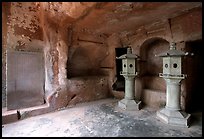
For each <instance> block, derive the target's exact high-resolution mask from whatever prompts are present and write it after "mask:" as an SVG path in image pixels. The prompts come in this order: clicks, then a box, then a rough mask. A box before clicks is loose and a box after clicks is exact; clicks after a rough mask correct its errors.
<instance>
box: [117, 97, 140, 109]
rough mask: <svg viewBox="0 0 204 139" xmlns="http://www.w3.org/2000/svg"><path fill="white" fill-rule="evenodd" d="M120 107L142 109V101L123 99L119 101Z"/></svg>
mask: <svg viewBox="0 0 204 139" xmlns="http://www.w3.org/2000/svg"><path fill="white" fill-rule="evenodd" d="M118 107H120V108H122V109H124V110H130V111H131V110H140V109H141V101H139V102H136V101H135V100H133V99H131V100H129V99H122V100H120V101H119V102H118Z"/></svg>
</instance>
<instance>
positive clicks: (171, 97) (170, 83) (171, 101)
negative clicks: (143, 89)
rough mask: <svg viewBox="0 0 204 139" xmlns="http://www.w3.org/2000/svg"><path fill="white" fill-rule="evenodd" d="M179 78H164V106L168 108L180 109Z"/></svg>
mask: <svg viewBox="0 0 204 139" xmlns="http://www.w3.org/2000/svg"><path fill="white" fill-rule="evenodd" d="M180 81H181V80H176V81H175V80H171V79H169V80H166V85H167V88H166V108H167V109H170V110H180V109H181V107H180V92H181V84H180Z"/></svg>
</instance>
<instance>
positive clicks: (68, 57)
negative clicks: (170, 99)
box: [2, 2, 202, 110]
mask: <svg viewBox="0 0 204 139" xmlns="http://www.w3.org/2000/svg"><path fill="white" fill-rule="evenodd" d="M164 9H165V10H164ZM2 18H3V20H2V29H3V30H2V31H3V32H2V39H3V44H2V48H3V49H2V50H3V53H2V54H3V57H2V63H3V66H2V75H3V76H2V80H3V83H2V104H3V107H5V106H6V63H7V62H6V51H25V52H27V51H31V52H32V51H35V52H42V53H43V57H44V61H43V63H44V70H45V75H44V91H45V96H44V99H45V103H49V104H50V108H51V109H53V110H54V109H58V108H62V107H66V106H69V105H73V104H76V103H79V102H85V101H91V100H97V99H102V98H107V97H110V96H113V97H116V98H118V97H121V96H123V93H124V92H123V91H118V92H117V91H114V90H113V88H112V85H113V84H114V82H115V81H116V80H117V78H116V74H117V72H116V70H117V69H116V59H115V57H116V54H115V48H121V47H126V46H127V45H129V44H130V45H131V46H132V49H133V53H135V54H137V55H139V56H140V57H141V60H140V61H139V64H138V68H139V71H140V73H141V74H140V77H139V79H137V83H136V89H137V92H139V94H137V95H140V96H141V99H142V101H143V100H144V103H146V104H148V105H150V106H152V107H157V108H158V107H160V106H161V105H164V102H165V82H164V80H163V79H161V78H159V77H158V73H160V72H162V61H161V59H159V58H156V57H154V55H155V54H158V53H161V52H163V51H166V50H167V49H168V47H169V43H170V42H172V41H174V42H176V43H177V49H181V50H185V48H186V43H187V42H190V41H196V40H202V3H200V2H173V3H172V2H154V3H151V2H4V3H3V4H2ZM192 47H194V46H192ZM195 47H196V46H195ZM198 64H200V63H198ZM184 67H185V66H184ZM187 74H188V73H187ZM189 74H194V73H189ZM190 76H191V75H190ZM192 80H193V79H192ZM188 82H189V81H188ZM188 84H189V83H188ZM192 88H195V87H194V86H192ZM192 88H191V89H190V90H193V89H192ZM187 92H188V91H187V90H186V85H185V82H182V107H183V109H186V105H187V104H186V103H187V102H190V101H188V99H191V98H189V97H188V93H189V94H190V93H192V92H188V93H187ZM140 96H139V98H140ZM136 97H138V96H136ZM150 99H153V100H151V101H150ZM31 100H32V98H31Z"/></svg>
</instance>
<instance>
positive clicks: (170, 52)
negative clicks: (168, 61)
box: [156, 43, 186, 57]
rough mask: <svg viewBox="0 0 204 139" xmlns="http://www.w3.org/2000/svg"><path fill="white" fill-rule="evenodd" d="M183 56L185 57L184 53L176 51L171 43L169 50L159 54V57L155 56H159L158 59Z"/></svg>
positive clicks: (174, 45)
mask: <svg viewBox="0 0 204 139" xmlns="http://www.w3.org/2000/svg"><path fill="white" fill-rule="evenodd" d="M184 55H186V53H185V52H183V51H181V50H176V44H175V43H171V45H170V50H168V51H167V52H164V53H161V54H159V55H156V56H159V57H172V56H175V57H179V56H184Z"/></svg>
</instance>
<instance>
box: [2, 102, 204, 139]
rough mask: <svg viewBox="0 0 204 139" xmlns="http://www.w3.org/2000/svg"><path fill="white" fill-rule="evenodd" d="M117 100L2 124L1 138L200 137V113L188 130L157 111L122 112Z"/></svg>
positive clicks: (146, 109)
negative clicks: (162, 118) (163, 118)
mask: <svg viewBox="0 0 204 139" xmlns="http://www.w3.org/2000/svg"><path fill="white" fill-rule="evenodd" d="M118 101H119V100H117V99H103V100H98V101H93V102H87V103H81V104H77V105H76V106H74V107H72V108H66V109H63V110H60V111H56V112H52V113H47V114H43V115H38V116H35V117H30V118H27V119H23V120H20V121H17V122H15V123H10V124H5V125H2V137H202V112H199V113H193V114H192V115H191V116H192V121H191V124H190V127H189V128H184V127H177V126H170V125H167V124H165V123H162V122H161V121H160V120H158V119H157V118H156V109H153V108H149V107H143V108H142V109H141V110H140V111H124V110H122V109H120V108H118V107H117V102H118Z"/></svg>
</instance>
